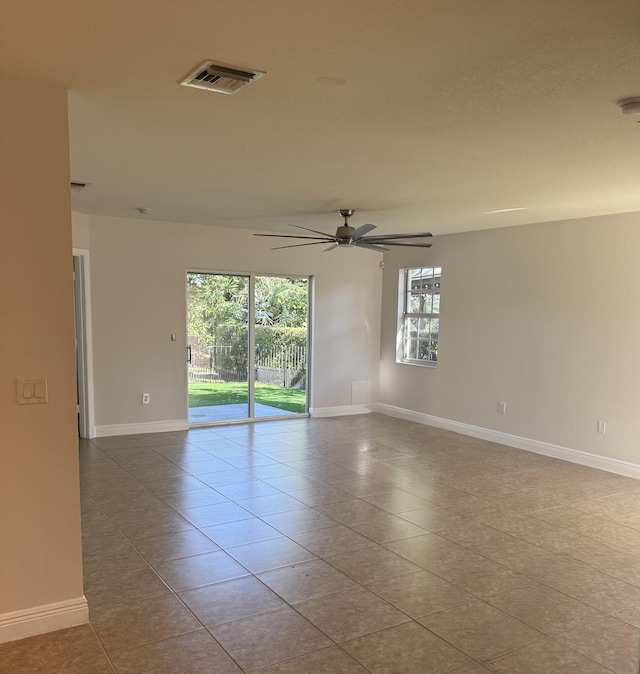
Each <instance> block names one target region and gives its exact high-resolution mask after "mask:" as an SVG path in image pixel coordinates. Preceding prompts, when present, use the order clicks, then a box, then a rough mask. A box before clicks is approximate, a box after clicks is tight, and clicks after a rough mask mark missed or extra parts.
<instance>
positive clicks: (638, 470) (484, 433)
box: [371, 403, 640, 480]
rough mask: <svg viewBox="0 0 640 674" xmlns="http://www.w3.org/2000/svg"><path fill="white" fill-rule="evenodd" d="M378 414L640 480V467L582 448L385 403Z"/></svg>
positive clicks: (376, 407)
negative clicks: (534, 438)
mask: <svg viewBox="0 0 640 674" xmlns="http://www.w3.org/2000/svg"><path fill="white" fill-rule="evenodd" d="M371 407H372V409H373V411H374V412H380V413H381V414H387V415H389V416H391V417H397V418H399V419H405V420H407V421H414V422H415V423H418V424H424V425H425V426H434V427H435V428H441V429H443V430H445V431H453V432H454V433H460V434H462V435H469V436H471V437H474V438H480V439H481V440H489V441H490V442H496V443H498V444H501V445H508V446H509V447H515V448H517V449H524V450H526V451H528V452H534V453H536V454H544V455H545V456H551V457H553V458H555V459H562V460H564V461H572V462H573V463H579V464H581V465H583V466H589V467H590V468H598V469H600V470H606V471H609V472H610V473H617V474H618V475H625V476H626V477H633V478H635V479H636V480H639V479H640V465H638V464H637V463H631V462H629V461H621V460H620V459H612V458H609V457H606V456H601V455H599V454H590V453H589V452H583V451H581V450H579V449H571V448H570V447H562V446H560V445H552V444H551V443H548V442H541V441H540V440H532V439H530V438H523V437H520V436H519V435H511V434H510V433H503V432H501V431H494V430H491V429H489V428H482V427H481V426H472V425H470V424H463V423H460V422H459V421H451V420H450V419H443V418H442V417H435V416H433V415H431V414H423V413H422V412H414V411H413V410H407V409H404V408H402V407H395V406H394V405H387V404H385V403H375V404H373V405H371Z"/></svg>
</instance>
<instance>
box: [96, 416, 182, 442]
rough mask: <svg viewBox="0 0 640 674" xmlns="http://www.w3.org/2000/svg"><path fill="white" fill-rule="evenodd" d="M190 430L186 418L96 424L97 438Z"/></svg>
mask: <svg viewBox="0 0 640 674" xmlns="http://www.w3.org/2000/svg"><path fill="white" fill-rule="evenodd" d="M186 430H189V422H188V421H187V420H186V419H173V420H169V421H145V422H142V423H138V424H111V425H110V426H96V428H95V431H96V432H95V437H96V438H108V437H111V436H112V435H137V434H139V433H167V432H169V431H186Z"/></svg>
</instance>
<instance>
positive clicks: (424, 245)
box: [358, 241, 433, 248]
mask: <svg viewBox="0 0 640 674" xmlns="http://www.w3.org/2000/svg"><path fill="white" fill-rule="evenodd" d="M372 243H375V244H377V243H378V242H377V241H373V242H372ZM381 243H384V245H385V246H406V247H407V248H431V246H433V244H432V243H401V242H400V241H383V242H381ZM358 245H361V244H358Z"/></svg>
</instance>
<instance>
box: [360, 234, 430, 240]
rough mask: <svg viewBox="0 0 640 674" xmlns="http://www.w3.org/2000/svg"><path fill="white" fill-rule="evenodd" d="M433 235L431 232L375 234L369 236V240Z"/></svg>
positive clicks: (415, 237) (419, 237)
mask: <svg viewBox="0 0 640 674" xmlns="http://www.w3.org/2000/svg"><path fill="white" fill-rule="evenodd" d="M428 236H433V234H432V233H431V232H415V233H414V234H374V235H373V236H368V237H367V241H373V240H374V239H376V240H377V241H386V240H387V239H424V238H425V237H428Z"/></svg>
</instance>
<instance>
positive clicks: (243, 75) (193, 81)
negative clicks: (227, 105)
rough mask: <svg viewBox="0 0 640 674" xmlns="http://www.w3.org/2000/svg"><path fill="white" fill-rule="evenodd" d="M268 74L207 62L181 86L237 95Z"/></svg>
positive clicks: (188, 76) (186, 78)
mask: <svg viewBox="0 0 640 674" xmlns="http://www.w3.org/2000/svg"><path fill="white" fill-rule="evenodd" d="M263 75H266V73H263V72H261V71H259V70H251V69H249V68H242V67H239V66H232V65H228V64H227V63H218V62H216V61H205V62H204V63H201V64H200V65H199V66H198V67H197V68H196V69H195V70H194V71H193V72H192V73H190V74H189V75H187V77H185V78H184V79H183V80H182V82H180V84H182V86H185V87H193V88H194V89H205V90H206V91H217V92H218V93H220V94H235V93H236V92H237V91H240V89H244V87H246V86H248V85H249V84H251V83H252V82H255V81H256V80H257V79H260V78H261V77H262V76H263Z"/></svg>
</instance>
